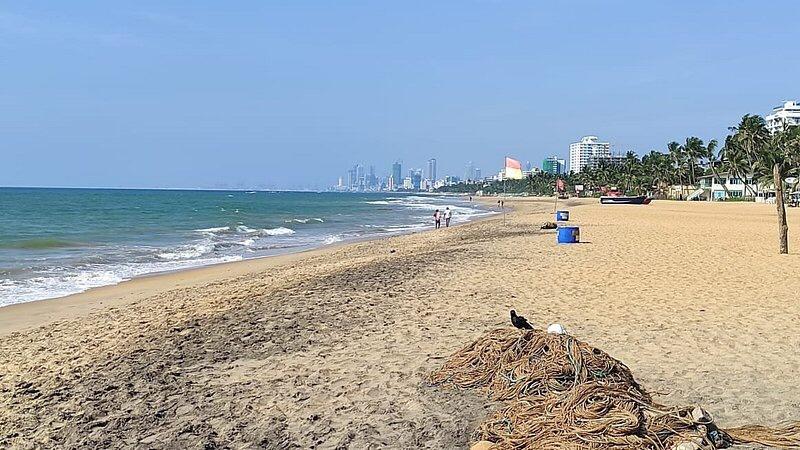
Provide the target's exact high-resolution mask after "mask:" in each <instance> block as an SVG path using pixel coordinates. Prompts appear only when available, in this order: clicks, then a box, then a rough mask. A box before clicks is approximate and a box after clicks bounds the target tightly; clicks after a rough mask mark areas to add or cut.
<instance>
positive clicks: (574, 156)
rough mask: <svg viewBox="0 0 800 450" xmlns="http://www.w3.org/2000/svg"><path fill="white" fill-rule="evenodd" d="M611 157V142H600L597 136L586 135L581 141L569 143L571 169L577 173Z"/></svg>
mask: <svg viewBox="0 0 800 450" xmlns="http://www.w3.org/2000/svg"><path fill="white" fill-rule="evenodd" d="M610 157H611V144H609V143H608V142H600V140H599V139H598V138H597V136H584V137H583V138H581V140H580V142H573V143H572V144H569V170H570V171H572V172H575V173H577V172H580V171H582V170H583V169H584V168H585V167H587V166H589V165H594V164H597V163H598V162H599V161H601V160H603V159H604V158H610Z"/></svg>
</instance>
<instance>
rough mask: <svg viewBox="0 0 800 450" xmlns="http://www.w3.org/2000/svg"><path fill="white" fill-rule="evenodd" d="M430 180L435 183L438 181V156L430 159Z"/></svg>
mask: <svg viewBox="0 0 800 450" xmlns="http://www.w3.org/2000/svg"><path fill="white" fill-rule="evenodd" d="M428 181H430V182H431V184H433V183H434V182H435V181H436V158H431V159H429V160H428Z"/></svg>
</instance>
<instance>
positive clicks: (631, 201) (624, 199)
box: [600, 195, 651, 205]
mask: <svg viewBox="0 0 800 450" xmlns="http://www.w3.org/2000/svg"><path fill="white" fill-rule="evenodd" d="M650 200H651V198H650V197H647V196H646V195H639V196H635V197H632V196H625V195H604V196H602V197H600V203H602V204H604V205H647V204H649V203H650Z"/></svg>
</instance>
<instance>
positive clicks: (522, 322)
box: [511, 309, 533, 330]
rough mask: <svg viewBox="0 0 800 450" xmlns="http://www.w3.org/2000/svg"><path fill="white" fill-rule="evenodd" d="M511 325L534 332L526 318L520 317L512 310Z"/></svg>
mask: <svg viewBox="0 0 800 450" xmlns="http://www.w3.org/2000/svg"><path fill="white" fill-rule="evenodd" d="M511 323H512V324H513V325H514V326H515V327H517V328H519V329H520V330H532V329H533V327H532V326H531V324H529V323H528V321H527V320H526V319H525V318H524V317H522V316H518V315H517V312H516V311H514V310H513V309H512V310H511Z"/></svg>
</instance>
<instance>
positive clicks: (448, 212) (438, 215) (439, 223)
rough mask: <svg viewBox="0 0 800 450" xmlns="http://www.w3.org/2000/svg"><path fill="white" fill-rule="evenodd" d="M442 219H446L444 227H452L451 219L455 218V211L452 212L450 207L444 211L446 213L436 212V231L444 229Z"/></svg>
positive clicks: (434, 215) (434, 218) (434, 219)
mask: <svg viewBox="0 0 800 450" xmlns="http://www.w3.org/2000/svg"><path fill="white" fill-rule="evenodd" d="M442 217H444V226H445V228H446V227H449V226H450V218H452V217H453V211H451V210H450V207H449V206H448V207H447V208H445V209H444V211H440V210H438V209H437V210H436V211H434V213H433V222H434V224H435V225H436V229H439V228H442Z"/></svg>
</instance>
